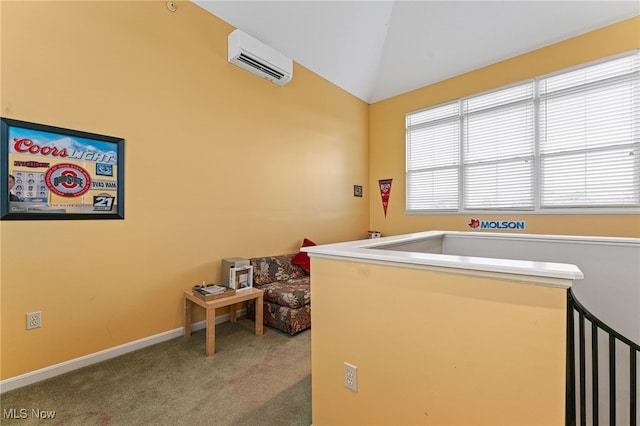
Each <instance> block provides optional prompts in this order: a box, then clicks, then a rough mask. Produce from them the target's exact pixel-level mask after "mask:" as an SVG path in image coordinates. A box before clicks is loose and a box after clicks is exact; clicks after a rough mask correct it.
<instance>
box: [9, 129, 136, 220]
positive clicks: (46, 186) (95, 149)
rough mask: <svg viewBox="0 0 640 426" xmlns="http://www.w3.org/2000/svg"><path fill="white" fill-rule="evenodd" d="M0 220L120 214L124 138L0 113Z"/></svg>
mask: <svg viewBox="0 0 640 426" xmlns="http://www.w3.org/2000/svg"><path fill="white" fill-rule="evenodd" d="M0 181H1V182H2V191H0V194H1V196H0V219H2V220H31V219H36V220H37V219H41V220H42V219H46V220H51V219H124V139H121V138H116V137H112V136H103V135H97V134H93V133H87V132H81V131H78V130H70V129H63V128H59V127H52V126H46V125H43V124H35V123H29V122H26V121H19V120H13V119H9V118H0Z"/></svg>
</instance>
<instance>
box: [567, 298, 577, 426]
mask: <svg viewBox="0 0 640 426" xmlns="http://www.w3.org/2000/svg"><path fill="white" fill-rule="evenodd" d="M574 310H575V305H574V303H573V297H572V295H571V289H569V290H567V367H566V370H567V373H566V375H567V377H566V383H565V402H564V404H565V416H564V424H565V425H566V426H575V424H576V354H575V327H574V325H573V315H574V314H573V312H574Z"/></svg>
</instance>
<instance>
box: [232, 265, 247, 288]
mask: <svg viewBox="0 0 640 426" xmlns="http://www.w3.org/2000/svg"><path fill="white" fill-rule="evenodd" d="M229 287H230V288H232V289H234V290H242V289H244V288H251V287H253V266H241V267H238V268H231V269H229Z"/></svg>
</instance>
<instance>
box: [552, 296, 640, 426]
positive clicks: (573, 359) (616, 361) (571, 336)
mask: <svg viewBox="0 0 640 426" xmlns="http://www.w3.org/2000/svg"><path fill="white" fill-rule="evenodd" d="M576 317H577V324H576ZM599 336H600V337H599ZM587 338H588V339H587ZM601 338H603V339H602V340H601ZM587 340H589V342H588V344H587ZM599 342H600V343H599ZM576 343H577V348H576ZM607 343H608V345H607ZM603 349H604V350H603ZM626 352H628V354H629V355H628V358H626V357H624V354H625V353H626ZM639 352H640V345H638V344H636V343H634V342H632V341H631V340H629V339H628V338H626V337H624V336H623V335H621V334H620V333H618V332H617V331H615V330H614V329H612V328H611V327H609V326H608V325H607V324H605V323H604V322H602V321H601V320H600V319H598V318H596V317H595V316H594V315H593V314H592V313H591V312H589V311H588V310H587V309H586V308H585V307H584V306H583V305H582V304H581V303H580V302H579V301H578V300H577V299H576V298H575V295H574V294H573V292H572V291H571V289H569V290H568V291H567V382H566V417H565V419H566V420H565V423H566V425H567V426H573V425H581V426H586V425H593V426H598V425H599V424H600V421H601V418H600V417H601V412H600V411H601V408H603V409H606V408H607V407H606V405H608V411H609V416H608V417H609V418H608V421H603V422H602V423H603V424H606V425H611V426H620V425H625V424H628V425H630V426H637V425H638V380H637V377H638V370H637V359H638V353H639ZM616 354H618V357H617V358H616ZM603 357H604V358H603ZM605 358H607V361H608V362H607V363H606V364H608V368H606V370H607V371H606V372H601V371H600V368H599V367H600V364H601V360H602V359H605ZM621 358H622V359H621ZM625 358H626V359H628V370H627V365H626V362H627V361H626V359H625ZM588 364H590V368H589V367H588ZM626 371H628V373H629V374H628V378H627V376H626V375H625V374H621V373H625V372H626ZM603 374H604V375H605V376H606V377H607V380H605V381H604V382H605V383H602V380H600V378H601V377H602V375H603ZM621 376H622V377H623V378H624V380H625V381H627V383H628V386H629V389H628V393H627V392H626V384H627V383H619V380H618V379H619V378H620V377H621ZM589 385H590V386H589ZM620 389H623V391H622V392H621V391H620ZM607 394H608V396H609V398H608V403H607V398H606V396H607ZM627 404H628V407H627ZM627 410H628V411H627ZM625 411H626V412H627V413H628V420H627V418H626V413H625ZM617 412H622V413H623V415H621V416H619V417H618V416H617ZM605 417H606V414H605Z"/></svg>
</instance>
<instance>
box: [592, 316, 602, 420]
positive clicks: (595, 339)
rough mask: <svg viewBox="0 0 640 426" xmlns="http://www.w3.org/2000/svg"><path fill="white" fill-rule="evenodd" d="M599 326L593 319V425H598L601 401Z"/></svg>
mask: <svg viewBox="0 0 640 426" xmlns="http://www.w3.org/2000/svg"><path fill="white" fill-rule="evenodd" d="M598 398H599V396H598V326H596V323H595V322H593V321H591V410H592V411H591V416H592V417H593V418H592V422H593V426H598V423H599V422H600V420H599V418H598V417H599V415H600V413H599V410H598V407H599V405H600V404H599V403H598V401H599V400H598Z"/></svg>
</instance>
